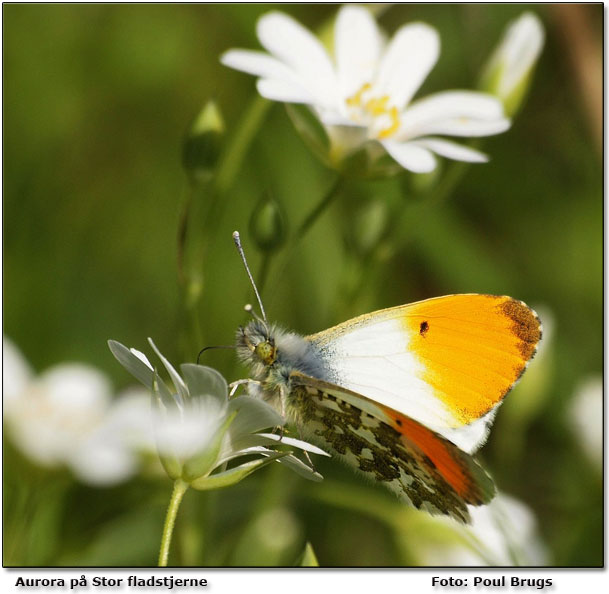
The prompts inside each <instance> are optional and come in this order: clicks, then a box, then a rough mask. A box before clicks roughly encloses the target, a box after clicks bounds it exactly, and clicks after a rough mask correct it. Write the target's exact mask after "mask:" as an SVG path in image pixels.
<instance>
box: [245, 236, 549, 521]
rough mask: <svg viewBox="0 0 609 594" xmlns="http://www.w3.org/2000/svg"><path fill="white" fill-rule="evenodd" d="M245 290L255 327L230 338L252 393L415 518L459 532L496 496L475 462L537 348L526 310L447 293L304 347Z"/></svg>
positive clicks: (306, 340)
mask: <svg viewBox="0 0 609 594" xmlns="http://www.w3.org/2000/svg"><path fill="white" fill-rule="evenodd" d="M237 240H238V236H237V238H236V240H235V241H236V243H237ZM238 247H240V245H238ZM240 251H241V253H242V250H240ZM242 258H243V259H244V262H245V256H244V255H243V253H242ZM246 269H247V263H246ZM247 270H248V274H249V275H250V280H252V284H253V279H252V277H251V274H250V273H249V269H247ZM253 286H254V290H255V292H256V296H257V297H258V301H259V303H260V307H261V311H262V315H263V317H262V318H259V317H255V319H253V320H252V321H250V322H249V323H248V324H247V325H246V326H244V327H241V328H239V330H238V332H237V340H236V347H237V354H238V356H239V358H240V359H241V360H242V361H243V362H244V363H245V364H247V365H249V367H250V369H251V375H252V378H251V380H250V381H249V382H248V390H249V392H250V393H251V394H253V395H257V396H259V397H262V398H264V399H266V400H268V401H270V402H271V403H272V404H274V405H275V406H276V407H277V409H278V410H279V411H280V412H281V413H282V415H283V416H284V417H285V418H287V420H288V421H289V422H291V423H293V424H294V425H295V426H296V427H297V428H298V430H299V431H300V433H301V434H302V436H303V437H305V438H306V439H309V440H310V441H312V442H315V443H317V444H318V445H320V446H321V447H323V448H324V449H326V450H328V451H330V452H331V453H333V454H334V455H335V456H336V457H338V458H339V459H341V460H343V461H344V462H346V463H347V464H348V465H350V466H352V467H353V468H355V469H356V470H357V471H358V472H360V473H363V474H364V475H366V476H368V477H370V478H372V479H373V480H375V481H378V482H380V483H382V484H384V485H386V486H387V487H388V488H389V489H391V490H392V491H394V492H395V493H396V494H397V495H398V497H399V498H400V499H402V500H404V501H406V502H408V503H410V504H411V505H413V506H414V507H415V508H417V509H422V510H426V511H428V512H430V513H432V514H443V515H448V516H451V517H453V518H455V519H456V520H458V521H460V522H464V523H467V522H469V521H470V516H469V512H468V505H474V506H476V505H483V504H485V503H488V502H489V501H490V500H491V499H492V498H493V496H494V494H495V487H494V483H493V481H492V479H491V478H490V477H489V475H488V474H487V473H486V472H485V471H484V470H483V468H482V467H481V466H480V465H479V464H478V462H476V460H475V459H474V457H473V454H474V453H475V452H476V450H477V449H478V448H479V447H480V446H481V445H482V444H483V443H484V441H485V440H486V437H487V435H488V432H489V429H490V425H491V424H492V422H493V420H494V417H495V414H496V412H497V409H498V407H499V405H500V404H501V402H502V401H503V398H504V397H505V396H506V394H507V393H508V392H509V391H510V390H511V389H512V387H513V386H514V384H515V383H516V382H517V381H518V379H519V378H520V377H521V376H522V374H523V373H524V371H525V369H526V367H527V364H528V362H529V361H530V360H531V358H532V357H533V356H534V354H535V352H536V349H537V345H538V343H539V341H540V340H541V334H542V329H541V322H540V320H539V318H538V317H537V314H536V313H535V312H534V311H533V310H532V309H531V308H529V307H528V306H527V305H526V304H525V303H523V302H522V301H518V300H516V299H513V298H511V297H506V296H494V295H480V294H463V295H447V296H444V297H436V298H433V299H427V300H425V301H419V302H416V303H411V304H408V305H401V306H398V307H392V308H389V309H383V310H380V311H375V312H373V313H369V314H365V315H362V316H359V317H356V318H354V319H352V320H348V321H346V322H343V323H342V324H339V325H337V326H334V327H333V328H329V329H328V330H324V331H322V332H319V333H317V334H313V335H311V336H304V337H303V336H300V335H298V334H296V333H293V332H287V331H285V330H282V329H280V328H278V327H277V326H275V325H272V324H269V323H268V322H267V320H266V315H265V312H264V308H263V307H262V302H261V300H260V298H259V295H258V291H257V289H256V288H255V284H253Z"/></svg>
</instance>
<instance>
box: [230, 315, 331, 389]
mask: <svg viewBox="0 0 609 594" xmlns="http://www.w3.org/2000/svg"><path fill="white" fill-rule="evenodd" d="M237 355H238V356H239V358H240V359H241V360H242V361H243V362H244V363H245V364H246V365H248V366H249V368H250V370H251V377H252V379H254V380H256V381H258V382H260V383H261V384H262V391H263V395H264V396H266V397H272V396H275V395H277V394H278V392H279V391H281V390H285V392H287V393H289V392H290V389H291V386H290V374H291V373H292V372H293V371H299V372H301V373H304V374H306V375H309V376H312V377H318V378H323V377H324V376H325V371H324V368H323V361H322V359H321V357H320V354H319V352H318V350H317V348H316V347H315V346H314V345H313V344H312V343H311V342H310V341H308V340H306V339H305V338H303V337H302V336H299V335H298V334H295V333H293V332H286V331H285V330H282V329H280V328H277V327H276V326H274V325H268V326H267V325H266V324H265V323H264V322H261V321H259V320H253V321H251V322H250V323H249V324H247V326H245V327H242V328H239V330H238V331H237Z"/></svg>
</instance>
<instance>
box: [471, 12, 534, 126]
mask: <svg viewBox="0 0 609 594" xmlns="http://www.w3.org/2000/svg"><path fill="white" fill-rule="evenodd" d="M544 37H545V32H544V28H543V25H542V24H541V21H540V20H539V18H538V17H537V16H536V15H535V14H533V13H531V12H525V13H524V14H522V15H521V16H520V18H518V19H517V20H516V21H513V22H512V23H511V24H510V25H509V26H508V28H507V29H506V32H505V34H504V36H503V39H502V40H501V42H500V43H499V45H498V46H497V49H496V50H495V52H494V53H493V55H492V56H491V58H490V60H489V61H488V62H487V65H486V67H485V68H484V69H483V74H482V79H481V84H480V88H481V90H483V91H486V92H488V93H491V94H493V95H496V96H497V97H499V99H501V101H503V105H504V110H505V114H506V116H507V117H511V116H512V115H514V113H516V111H517V110H518V108H519V107H520V106H521V104H522V102H523V100H524V97H525V95H526V92H527V90H528V88H529V84H530V79H531V75H532V73H533V69H534V67H535V64H536V62H537V59H538V58H539V54H540V53H541V49H542V47H543V43H544Z"/></svg>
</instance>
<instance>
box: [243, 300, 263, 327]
mask: <svg viewBox="0 0 609 594" xmlns="http://www.w3.org/2000/svg"><path fill="white" fill-rule="evenodd" d="M243 309H244V310H245V311H246V312H247V313H248V314H249V315H250V316H252V318H254V320H258V321H259V322H260V323H262V324H266V321H265V320H263V319H262V318H261V317H260V316H259V315H258V314H257V313H256V312H255V311H254V308H253V307H252V304H251V303H246V304H245V305H244V306H243Z"/></svg>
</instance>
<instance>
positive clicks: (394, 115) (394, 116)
mask: <svg viewBox="0 0 609 594" xmlns="http://www.w3.org/2000/svg"><path fill="white" fill-rule="evenodd" d="M389 117H390V118H391V126H389V127H388V128H385V129H384V130H381V131H380V132H379V134H378V137H379V138H388V137H389V136H391V135H392V134H395V133H396V132H397V131H398V128H399V127H400V117H399V114H398V108H397V107H395V105H394V106H393V107H392V108H391V109H390V110H389Z"/></svg>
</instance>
